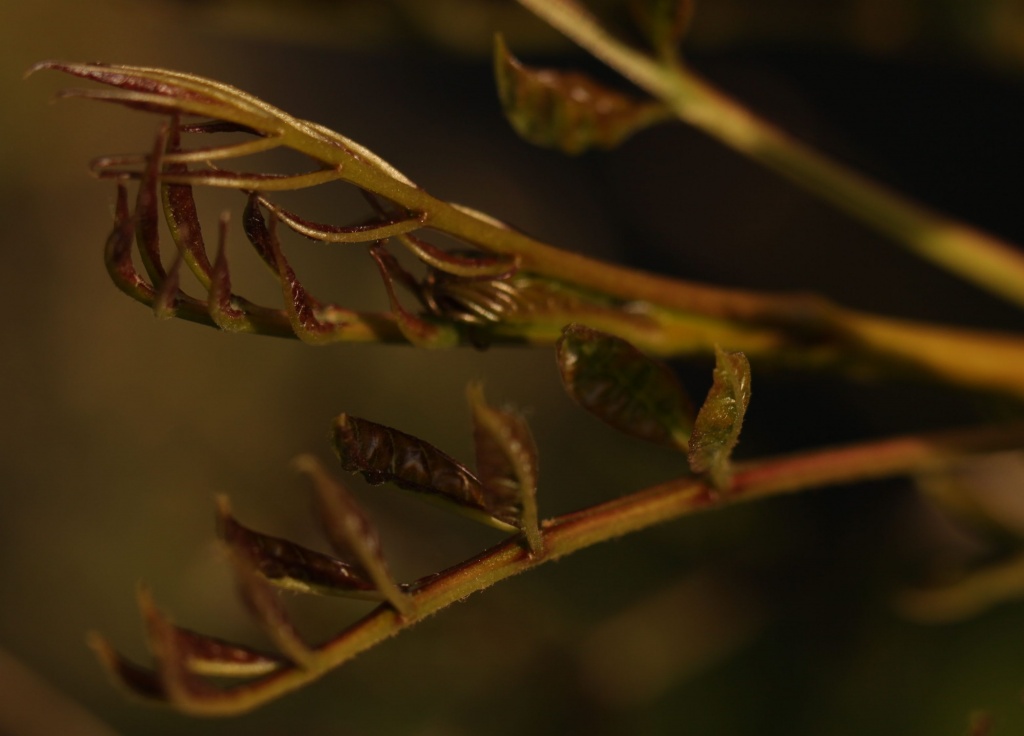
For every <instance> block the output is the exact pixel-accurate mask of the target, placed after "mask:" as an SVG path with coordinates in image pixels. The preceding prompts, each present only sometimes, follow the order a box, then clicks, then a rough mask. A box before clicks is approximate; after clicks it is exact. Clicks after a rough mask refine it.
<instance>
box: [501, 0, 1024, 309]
mask: <svg viewBox="0 0 1024 736" xmlns="http://www.w3.org/2000/svg"><path fill="white" fill-rule="evenodd" d="M519 2H520V3H521V4H522V5H524V6H525V7H526V8H528V9H529V10H531V11H532V12H533V13H535V14H536V15H538V16H540V17H541V18H543V19H544V20H546V21H547V22H548V23H550V24H551V25H552V26H554V27H555V28H557V29H558V30H559V31H561V32H562V33H564V34H565V35H566V36H568V37H569V38H571V39H572V40H573V41H575V42H576V43H578V44H579V45H580V46H582V47H583V48H585V49H586V50H587V51H589V52H590V53H591V54H593V55H594V56H596V57H597V58H599V59H601V60H602V61H604V62H605V63H606V64H608V65H609V66H611V67H612V68H613V69H615V70H616V71H618V72H619V73H620V74H622V75H623V76H625V77H626V78H628V79H630V80H631V81H632V82H634V83H635V84H636V85H637V86H639V87H641V88H642V89H644V90H646V91H647V92H648V93H650V94H651V95H653V96H654V97H656V98H658V99H660V100H662V101H663V102H665V103H666V104H667V105H669V106H670V107H671V108H672V109H673V110H674V111H675V113H676V114H677V115H678V117H679V118H680V119H681V120H683V121H685V122H687V123H689V124H691V125H693V126H694V127H697V128H699V129H701V130H703V131H704V132H705V133H707V134H709V135H711V136H712V137H714V138H717V139H718V140H720V141H722V142H723V143H725V144H726V145H728V146H730V147H732V148H734V149H736V150H737V151H739V152H740V153H743V154H745V155H747V156H749V157H751V158H753V159H754V160H756V161H759V162H761V163H762V164H765V165H766V166H768V167H769V168H771V169H773V170H775V171H777V172H779V173H780V174H782V175H784V176H786V177H787V178H789V179H790V180H792V181H794V182H795V183H797V184H799V185H800V186H802V187H804V188H805V189H806V190H807V191H809V192H811V193H812V194H815V195H816V196H819V197H821V198H822V199H824V200H826V201H828V202H830V203H831V204H833V205H834V206H836V207H838V208H839V209H841V210H844V211H845V212H846V213H847V214H849V215H852V216H853V217H855V218H857V219H859V220H861V221H862V222H864V223H865V224H867V225H870V226H871V227H874V228H875V229H877V230H878V231H880V232H882V233H884V234H886V235H888V236H889V237H891V238H892V239H894V240H895V241H896V242H898V243H900V244H901V245H903V246H905V247H907V248H909V249H910V250H912V251H913V252H915V253H917V254H918V255H919V256H921V257H922V258H925V259H927V260H929V261H931V262H932V263H935V264H936V265H939V266H941V267H943V268H946V269H948V270H950V271H952V272H954V273H957V274H959V275H960V276H961V277H963V278H965V279H968V280H970V281H972V282H974V283H975V284H976V285H978V286H980V287H982V288H984V289H987V290H988V291H990V292H992V293H993V294H998V295H999V296H1001V297H1003V298H1005V299H1007V300H1009V301H1011V302H1013V303H1015V304H1017V305H1018V306H1024V253H1022V252H1021V251H1020V249H1019V248H1016V247H1014V246H1013V245H1012V244H1010V243H1007V242H1005V241H1002V240H1000V239H998V238H995V237H993V236H991V235H989V234H987V233H984V232H981V231H979V230H977V229H975V228H972V227H970V226H968V225H965V224H963V223H960V222H957V221H955V220H952V219H950V218H947V217H943V216H941V215H938V214H936V213H934V212H931V211H930V210H928V209H927V208H925V207H922V206H921V205H919V204H917V203H915V202H912V201H911V200H909V199H907V198H905V197H903V196H901V195H899V194H897V193H896V192H894V191H892V190H890V189H888V188H887V187H884V186H882V185H880V184H879V183H877V182H874V181H872V180H870V179H868V178H867V177H865V176H862V175H860V174H858V173H856V172H854V171H852V170H850V169H848V168H846V167H844V166H842V165H840V164H838V163H836V162H834V161H832V160H830V159H828V158H826V157H825V156H822V155H821V154H820V153H818V152H816V151H814V150H812V149H811V148H809V147H807V146H805V145H803V144H801V143H799V142H798V141H796V140H795V139H793V138H792V137H790V136H789V135H787V134H785V133H784V132H782V131H780V130H779V129H777V128H775V127H774V126H772V125H770V124H769V123H767V122H765V121H764V120H761V119H760V118H758V117H757V116H756V115H754V114H753V113H752V112H750V111H749V110H747V109H746V108H744V107H743V106H742V105H740V104H739V103H737V102H736V101H735V100H732V99H731V98H729V97H728V96H726V95H724V94H722V93H721V92H719V91H718V90H717V89H715V88H714V87H713V86H712V85H711V84H709V83H708V82H706V81H705V80H703V79H702V78H701V77H699V76H698V75H697V74H695V73H694V72H693V71H692V70H690V69H688V68H686V67H685V66H680V65H675V64H672V65H663V64H662V63H660V62H658V61H656V60H654V59H653V58H650V57H648V56H646V55H643V54H640V53H638V52H636V51H635V50H633V49H631V48H629V47H627V46H625V45H623V44H622V43H621V42H620V41H618V40H617V39H615V38H614V37H612V36H611V35H609V34H608V33H607V32H606V31H605V30H604V29H603V28H601V27H600V26H599V25H598V23H597V22H596V20H595V19H594V18H593V17H592V16H591V15H589V14H588V13H586V12H585V11H583V10H582V9H581V8H580V7H579V6H578V5H576V4H575V3H574V2H572V1H571V0H519Z"/></svg>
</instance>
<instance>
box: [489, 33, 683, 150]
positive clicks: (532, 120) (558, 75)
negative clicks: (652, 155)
mask: <svg viewBox="0 0 1024 736" xmlns="http://www.w3.org/2000/svg"><path fill="white" fill-rule="evenodd" d="M494 69H495V76H496V78H497V83H498V96H499V98H500V99H501V105H502V108H503V109H504V111H505V117H506V118H508V121H509V122H510V123H511V124H512V127H513V128H515V130H516V132H517V133H519V135H520V136H522V137H523V138H525V139H526V140H528V141H529V142H530V143H533V144H535V145H538V146H544V147H547V148H558V149H560V150H562V151H563V152H564V153H569V154H576V153H582V152H583V151H585V150H587V149H588V148H591V147H593V146H598V147H601V148H614V147H615V146H617V145H619V143H621V142H622V141H624V140H625V139H626V138H628V137H629V136H631V135H632V134H633V133H635V132H637V131H638V130H641V129H642V128H646V127H648V126H649V125H653V124H654V123H658V122H661V121H663V120H666V119H668V117H669V112H668V110H667V108H666V107H665V106H664V105H663V104H661V103H660V102H654V101H649V102H642V101H639V100H635V99H633V98H631V97H627V96H626V95H624V94H622V93H620V92H616V91H615V90H612V89H610V88H608V87H605V86H604V85H602V84H598V83H597V82H595V81H594V80H592V79H591V78H590V77H588V76H586V75H585V74H580V73H578V72H561V71H556V70H552V69H531V68H529V67H527V66H524V65H523V64H522V63H521V62H520V61H519V60H518V59H516V58H515V57H514V56H513V55H512V54H511V52H510V51H509V50H508V47H507V46H506V45H505V40H504V39H503V38H502V37H501V36H500V35H499V36H498V37H497V38H496V40H495V45H494Z"/></svg>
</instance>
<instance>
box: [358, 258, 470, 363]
mask: <svg viewBox="0 0 1024 736" xmlns="http://www.w3.org/2000/svg"><path fill="white" fill-rule="evenodd" d="M370 255H371V256H373V260H374V261H376V262H377V268H378V270H379V271H380V278H381V281H383V282H384V289H385V290H386V291H387V294H388V302H389V303H390V304H391V313H392V314H393V315H394V317H395V322H396V323H397V324H398V329H399V330H401V331H402V336H403V337H405V339H406V340H408V341H409V342H410V343H411V344H413V345H415V346H416V347H420V348H448V347H454V346H455V345H457V344H458V342H459V333H458V331H457V330H455V328H454V327H453V326H452V325H447V324H443V323H439V322H437V321H434V320H427V319H423V318H421V317H418V316H417V315H415V314H413V313H412V312H410V311H409V310H407V309H406V308H405V307H403V306H402V302H401V300H400V299H399V298H398V294H397V293H396V291H395V284H394V281H395V279H399V280H400V281H401V282H402V283H403V284H404V285H405V286H406V287H407V288H408V289H409V290H411V291H413V292H414V293H417V294H419V292H420V288H419V285H418V284H417V283H416V280H415V279H414V278H413V277H412V275H411V274H409V273H408V272H407V271H405V270H404V269H403V268H402V267H401V266H400V265H398V261H397V260H396V259H395V257H394V256H393V255H391V253H390V252H389V251H388V250H387V248H385V247H384V246H383V245H382V244H381V243H375V244H374V245H373V246H371V248H370Z"/></svg>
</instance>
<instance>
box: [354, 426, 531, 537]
mask: <svg viewBox="0 0 1024 736" xmlns="http://www.w3.org/2000/svg"><path fill="white" fill-rule="evenodd" d="M334 446H335V449H336V450H337V453H338V457H339V459H340V460H341V467H342V468H344V469H345V470H347V471H349V472H358V473H362V475H363V477H364V478H365V479H366V480H367V482H369V483H371V484H373V485H378V484H381V483H394V484H395V485H397V486H398V487H399V488H405V489H406V490H410V491H417V492H419V493H423V494H426V496H428V497H430V498H433V499H437V500H440V501H444V502H447V503H448V504H450V505H451V506H452V507H453V508H456V509H458V510H459V511H461V512H463V513H465V514H468V515H469V516H472V517H473V518H476V519H478V520H480V521H483V522H484V523H486V524H489V525H490V526H494V527H497V528H499V529H503V530H505V531H516V530H517V528H516V526H515V525H514V524H512V523H509V522H508V521H505V520H502V519H500V518H497V517H496V516H495V515H494V514H495V511H496V510H498V507H499V505H498V504H497V503H495V502H494V501H493V500H492V499H491V498H490V496H489V494H488V493H487V491H486V490H485V489H484V487H483V484H481V483H480V480H479V479H478V478H477V477H476V476H475V475H474V474H473V473H471V472H470V471H469V469H468V468H467V467H466V466H465V465H463V464H462V463H460V462H459V461H457V460H455V459H454V458H452V457H450V456H449V455H447V454H445V453H444V452H442V451H441V450H439V449H437V448H436V447H434V446H433V445H431V444H430V443H428V442H425V441H423V440H421V439H419V438H418V437H413V436H412V435H409V434H406V433H405V432H400V431H398V430H397V429H392V428H391V427H386V426H384V425H382V424H377V423H375V422H371V421H368V420H366V419H360V418H358V417H353V416H349V415H348V414H342V415H340V416H339V417H338V418H337V419H336V420H335V423H334Z"/></svg>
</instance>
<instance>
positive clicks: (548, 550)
mask: <svg viewBox="0 0 1024 736" xmlns="http://www.w3.org/2000/svg"><path fill="white" fill-rule="evenodd" d="M1021 446H1024V425H1013V426H1009V427H994V428H987V429H981V430H974V431H966V432H958V433H945V434H940V435H931V436H909V437H897V438H890V439H885V440H880V441H875V442H867V443H863V444H859V445H852V446H847V447H839V448H833V449H826V450H818V451H815V452H807V453H801V454H797V455H791V456H788V457H780V458H775V459H769V460H764V461H759V462H754V463H749V464H746V465H742V466H739V467H738V468H737V472H736V474H735V475H734V476H733V479H732V482H731V485H730V487H729V488H728V490H726V491H725V492H724V493H719V492H716V491H714V490H713V489H712V488H711V487H710V486H709V485H707V484H706V483H704V482H702V481H701V480H700V479H697V478H692V477H686V478H679V479H676V480H672V481H668V482H666V483H662V484H660V485H657V486H653V487H651V488H647V489H645V490H642V491H639V492H637V493H634V494H632V495H629V496H625V497H622V498H617V499H615V500H613V501H609V502H607V503H603V504H599V505H597V506H593V507H591V508H589V509H585V510H583V511H578V512H575V513H570V514H566V515H564V516H560V517H558V518H556V519H552V520H549V521H547V522H545V523H544V525H543V529H542V537H543V545H544V546H543V549H544V552H543V553H542V554H538V555H530V553H529V552H528V551H527V550H526V549H525V547H524V546H523V545H522V543H521V541H520V540H519V539H517V538H513V539H510V540H508V541H506V542H504V543H502V544H499V545H498V546H496V547H493V548H491V549H490V550H487V551H486V552H483V553H482V554H480V555H478V556H477V557H475V558H473V559H471V560H468V561H466V562H464V563H462V564H460V565H457V566H455V567H452V568H450V569H448V570H445V571H444V572H441V573H439V574H437V575H436V576H433V577H431V578H430V579H429V580H428V581H426V582H425V583H423V584H422V585H420V586H419V587H418V588H417V589H416V591H415V593H414V594H413V595H412V598H413V610H414V611H415V613H414V614H412V615H408V616H401V615H399V614H398V613H396V612H395V611H394V610H393V609H391V608H390V607H388V606H386V605H385V606H381V607H379V608H377V609H376V610H374V611H373V612H372V613H370V614H369V615H367V616H366V617H365V618H364V619H362V620H361V621H359V622H358V623H356V624H355V625H353V626H352V627H350V628H349V629H347V630H346V631H344V632H343V633H341V634H340V635H339V636H337V637H336V638H334V639H332V640H330V641H328V642H327V643H326V644H324V645H322V646H321V647H319V648H318V649H317V650H316V651H315V654H314V655H313V657H312V664H311V666H309V667H307V668H304V669H303V668H295V667H288V668H284V669H281V670H279V671H277V672H275V673H273V674H271V675H269V676H267V677H265V678H263V679H260V680H256V681H252V682H248V683H245V684H242V685H238V686H236V687H233V688H230V689H228V690H226V691H221V692H218V693H217V694H216V695H211V694H209V692H208V691H207V692H206V693H205V694H204V695H197V696H195V697H192V698H184V699H177V700H175V703H174V704H175V705H176V706H177V707H179V708H180V709H182V710H184V711H187V712H191V713H194V714H197V715H232V714H237V713H240V712H244V711H248V710H251V709H253V708H255V707H257V706H259V705H261V704H263V703H266V702H268V701H271V700H273V699H275V698H277V697H279V696H281V695H283V694H285V693H287V692H289V691H291V690H295V689H297V688H299V687H301V686H303V685H305V684H306V683H308V682H310V681H312V680H315V679H317V678H319V677H320V676H322V675H323V674H324V673H325V672H327V671H328V670H331V669H334V668H336V667H338V666H340V665H341V664H343V663H344V662H347V661H348V660H350V659H352V658H353V657H355V656H356V655H357V654H360V653H361V652H364V651H366V650H367V649H370V648H372V647H374V646H376V645H377V644H379V643H381V642H382V641H384V640H385V639H387V638H389V637H391V636H394V635H395V634H397V633H399V632H401V631H403V630H405V629H407V628H409V627H410V626H412V625H413V624H415V623H417V622H418V621H420V620H421V619H423V618H426V617H427V616H430V615H432V614H434V613H437V612H438V611H440V610H442V609H444V608H447V607H448V606H450V605H452V604H453V603H456V602H459V601H461V600H463V599H465V598H466V597H467V596H469V595H470V594H472V593H476V592H478V591H481V590H484V589H486V588H489V587H490V586H492V585H494V584H495V583H497V582H500V581H501V580H504V579H506V578H509V577H511V576H513V575H516V574H518V573H520V572H524V571H526V570H531V569H533V568H535V567H538V566H540V565H542V564H544V563H545V562H549V561H551V560H555V559H558V558H560V557H564V556H566V555H569V554H571V553H573V552H576V551H579V550H581V549H584V548H586V547H589V546H591V545H594V544H598V543H601V542H604V541H607V540H609V539H613V538H615V537H620V536H623V535H625V534H629V533H631V532H635V531H638V530H641V529H645V528H647V527H650V526H653V525H655V524H661V523H664V522H667V521H671V520H674V519H678V518H680V517H683V516H688V515H690V514H694V513H697V512H700V511H704V510H707V509H712V508H720V507H722V506H723V505H727V504H732V503H738V502H745V501H753V500H756V499H761V498H766V497H770V496H778V495H782V494H786V493H795V492H799V491H803V490H807V489H810V488H818V487H822V486H828V485H835V484H840V483H852V482H856V481H864V480H870V479H876V478H882V477H887V476H896V475H906V474H912V473H916V472H920V471H924V470H933V469H935V468H937V467H942V466H945V465H949V464H951V463H953V462H955V461H956V460H957V459H959V458H962V457H964V456H966V455H969V454H973V453H979V452H992V451H998V450H1004V449H1015V448H1020V447H1021Z"/></svg>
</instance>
